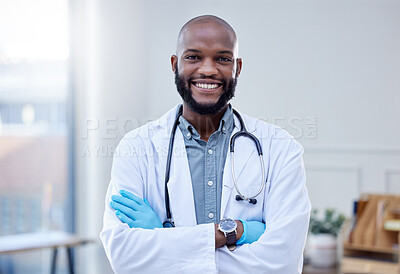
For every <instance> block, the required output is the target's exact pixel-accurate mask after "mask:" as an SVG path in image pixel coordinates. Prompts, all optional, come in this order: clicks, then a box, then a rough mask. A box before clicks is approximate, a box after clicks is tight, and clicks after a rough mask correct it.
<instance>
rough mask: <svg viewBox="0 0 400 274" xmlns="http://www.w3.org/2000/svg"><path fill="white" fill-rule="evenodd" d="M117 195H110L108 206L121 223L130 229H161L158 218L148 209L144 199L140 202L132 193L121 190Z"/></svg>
mask: <svg viewBox="0 0 400 274" xmlns="http://www.w3.org/2000/svg"><path fill="white" fill-rule="evenodd" d="M119 193H120V194H121V196H119V195H112V196H111V199H112V201H111V202H110V206H111V207H112V208H113V209H115V210H116V211H115V214H116V215H117V217H118V218H119V219H120V220H121V222H123V223H126V224H127V225H129V227H130V228H132V227H136V228H138V227H140V228H146V229H154V228H156V227H158V228H162V227H163V225H162V223H161V221H160V218H159V217H158V216H157V214H156V213H155V212H154V211H153V209H152V208H151V207H150V205H149V203H148V202H147V200H146V199H144V200H142V199H140V198H139V197H138V196H136V195H134V194H133V193H131V192H129V191H126V190H121V191H120V192H119Z"/></svg>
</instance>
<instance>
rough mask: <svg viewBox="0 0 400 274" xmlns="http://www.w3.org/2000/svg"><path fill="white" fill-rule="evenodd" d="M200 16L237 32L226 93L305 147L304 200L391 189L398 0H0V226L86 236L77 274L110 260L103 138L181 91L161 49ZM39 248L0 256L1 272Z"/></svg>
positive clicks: (396, 145) (396, 154)
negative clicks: (237, 65) (104, 241)
mask: <svg viewBox="0 0 400 274" xmlns="http://www.w3.org/2000/svg"><path fill="white" fill-rule="evenodd" d="M202 14H214V15H217V16H220V17H222V18H223V19H225V20H226V21H227V22H229V23H230V24H231V25H232V26H233V28H234V29H235V30H236V33H237V35H238V38H239V48H240V50H239V54H240V56H241V57H242V58H243V70H242V73H241V76H240V78H239V82H238V87H237V92H236V97H235V98H234V99H233V100H232V104H233V106H234V107H235V108H237V109H239V110H241V111H242V112H244V113H246V114H249V115H251V116H254V117H256V118H259V119H262V120H265V121H267V122H270V123H274V124H277V125H279V126H281V127H283V128H284V129H286V130H287V131H288V132H289V133H291V134H292V135H293V136H294V137H295V138H296V139H297V140H298V141H299V142H300V143H301V144H302V145H303V146H304V149H305V153H304V160H305V166H306V171H307V185H308V189H309V195H310V198H311V201H312V204H313V207H314V208H316V209H320V210H323V209H325V208H335V209H337V210H338V211H340V212H342V213H343V214H345V215H346V216H347V217H350V216H351V215H352V207H353V201H354V200H355V199H357V198H358V197H359V196H360V195H361V194H362V193H392V194H400V126H399V125H400V123H399V122H400V121H399V116H400V108H399V102H400V92H399V91H400V77H399V74H400V51H399V48H400V28H399V26H400V2H399V1H395V0H279V1H278V0H274V1H256V0H252V1H239V0H204V1H184V0H170V1H163V0H147V1H146V0H114V1H102V0H79V1H78V0H35V1H31V0H0V236H5V235H13V234H21V233H28V232H36V231H50V230H57V231H67V232H71V233H77V234H79V235H82V236H85V237H89V238H91V239H93V240H94V243H92V244H90V245H87V246H85V247H82V248H78V249H77V250H76V252H75V261H76V265H75V267H76V270H77V272H78V273H112V271H111V268H110V266H109V264H108V261H107V259H106V256H105V253H104V251H103V248H102V246H101V243H100V240H99V237H98V235H99V232H100V230H101V227H102V215H103V211H104V196H105V192H106V188H107V186H108V183H109V180H110V169H111V164H112V154H113V151H114V149H115V147H116V145H117V144H118V142H119V140H120V139H121V138H122V136H123V135H124V134H125V133H126V132H128V131H129V130H131V129H133V128H135V127H137V126H139V125H142V124H144V123H146V122H148V121H150V120H154V119H157V118H159V117H160V116H161V115H162V114H164V113H165V112H166V111H167V110H169V109H170V108H172V107H174V106H175V105H176V104H178V103H179V102H180V97H179V95H178V94H177V92H176V88H175V84H174V75H173V73H172V70H171V66H170V56H171V54H173V53H174V52H175V46H176V38H177V35H178V32H179V29H180V28H181V26H182V25H183V24H184V23H185V22H186V21H188V20H189V19H190V18H192V17H195V16H198V15H202ZM50 258H51V256H50V251H49V250H38V251H34V252H29V253H18V254H11V255H0V273H1V271H3V272H4V273H7V271H8V272H9V273H25V272H27V271H28V270H29V272H30V273H47V272H48V271H49V266H50ZM59 259H60V265H61V271H60V273H63V271H65V272H66V271H67V270H66V266H65V264H66V262H65V259H63V256H60V257H59ZM11 271H12V272H11Z"/></svg>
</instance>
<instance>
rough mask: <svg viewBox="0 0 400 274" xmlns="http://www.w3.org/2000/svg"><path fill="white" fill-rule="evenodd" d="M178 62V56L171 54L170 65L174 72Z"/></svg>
mask: <svg viewBox="0 0 400 274" xmlns="http://www.w3.org/2000/svg"><path fill="white" fill-rule="evenodd" d="M177 64H178V56H176V55H175V54H173V55H172V56H171V66H172V71H173V72H174V73H175V68H176V66H177Z"/></svg>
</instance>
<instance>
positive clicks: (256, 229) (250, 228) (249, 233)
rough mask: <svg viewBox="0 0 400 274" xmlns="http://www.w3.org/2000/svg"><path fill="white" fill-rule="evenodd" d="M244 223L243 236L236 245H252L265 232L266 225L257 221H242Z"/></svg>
mask: <svg viewBox="0 0 400 274" xmlns="http://www.w3.org/2000/svg"><path fill="white" fill-rule="evenodd" d="M240 221H241V222H242V223H243V235H242V237H241V238H240V239H239V240H238V241H237V242H236V244H238V245H241V244H251V243H253V242H255V241H257V240H258V239H259V238H260V237H261V235H262V234H263V233H264V231H265V224H264V223H263V222H257V221H248V222H245V221H242V220H240Z"/></svg>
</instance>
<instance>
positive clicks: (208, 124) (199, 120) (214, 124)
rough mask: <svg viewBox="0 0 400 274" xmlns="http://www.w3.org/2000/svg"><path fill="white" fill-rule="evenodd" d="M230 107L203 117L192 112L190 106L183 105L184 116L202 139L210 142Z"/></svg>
mask: <svg viewBox="0 0 400 274" xmlns="http://www.w3.org/2000/svg"><path fill="white" fill-rule="evenodd" d="M227 108H228V105H226V106H225V107H224V108H223V109H221V111H219V112H218V113H216V114H209V115H202V114H198V113H196V112H194V111H192V110H191V109H190V108H189V107H188V105H187V104H186V103H185V102H184V103H183V112H182V116H183V117H184V118H185V119H186V120H187V121H188V122H189V123H190V124H191V125H192V126H193V127H194V128H195V129H196V131H197V132H198V133H199V134H200V139H202V140H204V141H206V142H207V141H208V138H210V136H211V135H212V134H213V133H214V132H215V131H217V130H218V127H219V124H220V122H221V119H222V116H224V113H225V111H226V109H227Z"/></svg>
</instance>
